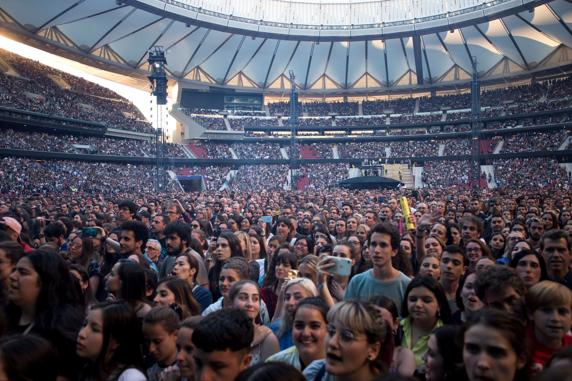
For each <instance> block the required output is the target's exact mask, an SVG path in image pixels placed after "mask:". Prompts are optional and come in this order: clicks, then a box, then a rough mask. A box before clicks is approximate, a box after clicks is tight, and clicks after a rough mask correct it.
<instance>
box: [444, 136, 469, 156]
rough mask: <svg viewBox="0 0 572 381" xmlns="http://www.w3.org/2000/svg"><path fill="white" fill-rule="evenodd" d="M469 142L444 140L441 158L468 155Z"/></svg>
mask: <svg viewBox="0 0 572 381" xmlns="http://www.w3.org/2000/svg"><path fill="white" fill-rule="evenodd" d="M470 154H471V141H470V140H466V139H453V140H446V144H445V149H444V151H443V156H454V155H470Z"/></svg>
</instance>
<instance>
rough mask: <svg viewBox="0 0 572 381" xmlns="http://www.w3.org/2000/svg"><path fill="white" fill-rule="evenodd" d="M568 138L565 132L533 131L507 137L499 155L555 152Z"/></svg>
mask: <svg viewBox="0 0 572 381" xmlns="http://www.w3.org/2000/svg"><path fill="white" fill-rule="evenodd" d="M568 136H569V134H568V131H567V130H559V131H550V132H537V131H534V132H523V133H520V134H516V135H509V136H506V137H505V138H504V144H503V147H502V150H501V152H500V153H506V152H529V151H530V152H532V151H556V150H558V148H559V147H560V146H561V145H562V143H564V141H565V140H566V139H567V138H568Z"/></svg>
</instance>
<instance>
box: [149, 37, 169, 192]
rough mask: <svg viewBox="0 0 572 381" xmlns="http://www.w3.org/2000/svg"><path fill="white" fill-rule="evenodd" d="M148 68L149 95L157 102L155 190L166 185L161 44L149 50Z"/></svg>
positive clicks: (164, 97) (159, 189)
mask: <svg viewBox="0 0 572 381" xmlns="http://www.w3.org/2000/svg"><path fill="white" fill-rule="evenodd" d="M147 62H148V63H149V70H150V71H151V74H150V75H149V76H148V77H147V78H148V79H149V82H150V84H151V95H153V96H154V97H155V100H156V103H157V111H156V118H157V121H156V122H157V129H156V130H155V159H156V160H155V190H156V191H165V189H166V187H167V173H166V155H167V152H166V151H167V146H166V144H165V128H164V126H165V124H166V115H167V112H166V110H165V108H166V105H167V72H166V70H165V66H166V65H167V59H166V58H165V51H164V50H163V48H162V47H161V46H154V47H153V49H151V50H149V57H148V59H147Z"/></svg>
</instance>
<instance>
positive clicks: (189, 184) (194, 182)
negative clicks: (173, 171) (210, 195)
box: [178, 176, 203, 192]
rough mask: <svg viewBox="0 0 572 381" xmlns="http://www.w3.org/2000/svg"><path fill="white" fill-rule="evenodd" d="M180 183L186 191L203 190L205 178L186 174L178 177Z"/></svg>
mask: <svg viewBox="0 0 572 381" xmlns="http://www.w3.org/2000/svg"><path fill="white" fill-rule="evenodd" d="M178 180H179V183H181V186H182V187H183V189H184V190H185V192H201V191H203V178H202V176H185V177H181V176H179V177H178Z"/></svg>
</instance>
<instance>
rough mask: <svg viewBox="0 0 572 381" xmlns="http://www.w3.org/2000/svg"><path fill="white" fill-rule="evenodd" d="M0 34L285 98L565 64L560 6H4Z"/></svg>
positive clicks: (409, 1)
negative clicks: (161, 61) (161, 51)
mask: <svg viewBox="0 0 572 381" xmlns="http://www.w3.org/2000/svg"><path fill="white" fill-rule="evenodd" d="M0 26H1V27H3V28H4V29H5V30H6V31H9V32H10V33H11V34H16V35H18V36H20V37H21V38H24V39H27V40H28V41H30V38H31V39H32V41H33V42H34V43H35V44H41V45H42V47H43V48H44V49H46V46H47V49H48V50H50V49H51V50H54V51H57V52H65V54H66V55H72V56H75V57H77V58H78V59H83V60H84V61H85V60H86V59H90V60H91V61H92V62H98V63H105V64H109V65H111V67H113V68H115V69H118V70H123V71H125V70H127V71H129V72H131V73H133V74H137V73H138V74H141V73H144V72H146V71H147V70H148V64H147V51H148V50H149V49H150V48H151V47H153V46H163V47H164V48H165V50H166V57H167V61H168V65H167V68H168V70H169V72H170V73H171V75H172V76H173V77H174V78H175V79H186V80H188V81H193V82H196V83H197V84H209V85H216V86H229V87H237V88H247V89H258V90H263V91H266V92H269V93H270V92H276V93H279V92H283V91H284V90H285V89H288V88H289V87H290V83H289V81H288V79H287V77H288V73H289V72H290V71H291V70H292V71H293V72H294V74H295V75H296V81H297V84H298V85H299V86H300V87H301V89H302V90H305V91H306V92H307V93H310V94H311V93H314V92H315V93H319V94H322V93H347V94H351V93H356V94H357V93H363V92H369V93H371V92H383V91H386V90H399V89H407V88H410V87H412V86H413V87H415V86H416V85H455V84H459V83H466V82H467V81H469V80H470V78H471V74H472V73H473V71H474V67H473V58H474V59H475V60H476V70H477V71H478V73H479V76H480V78H481V79H484V80H488V79H495V78H496V79H499V78H506V77H510V76H513V75H522V74H530V73H535V72H540V71H544V70H548V69H550V68H562V69H563V68H566V67H567V66H568V65H570V64H571V63H572V29H571V28H572V2H571V1H568V0H554V1H542V0H540V1H532V0H518V1H516V0H496V1H483V0H481V1H478V0H446V1H430V0H377V1H368V0H361V1H356V0H346V1H341V0H327V1H326V0H324V1H318V0H289V1H286V0H57V1H55V0H54V1H45V0H26V1H21V0H4V1H2V2H1V3H0Z"/></svg>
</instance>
